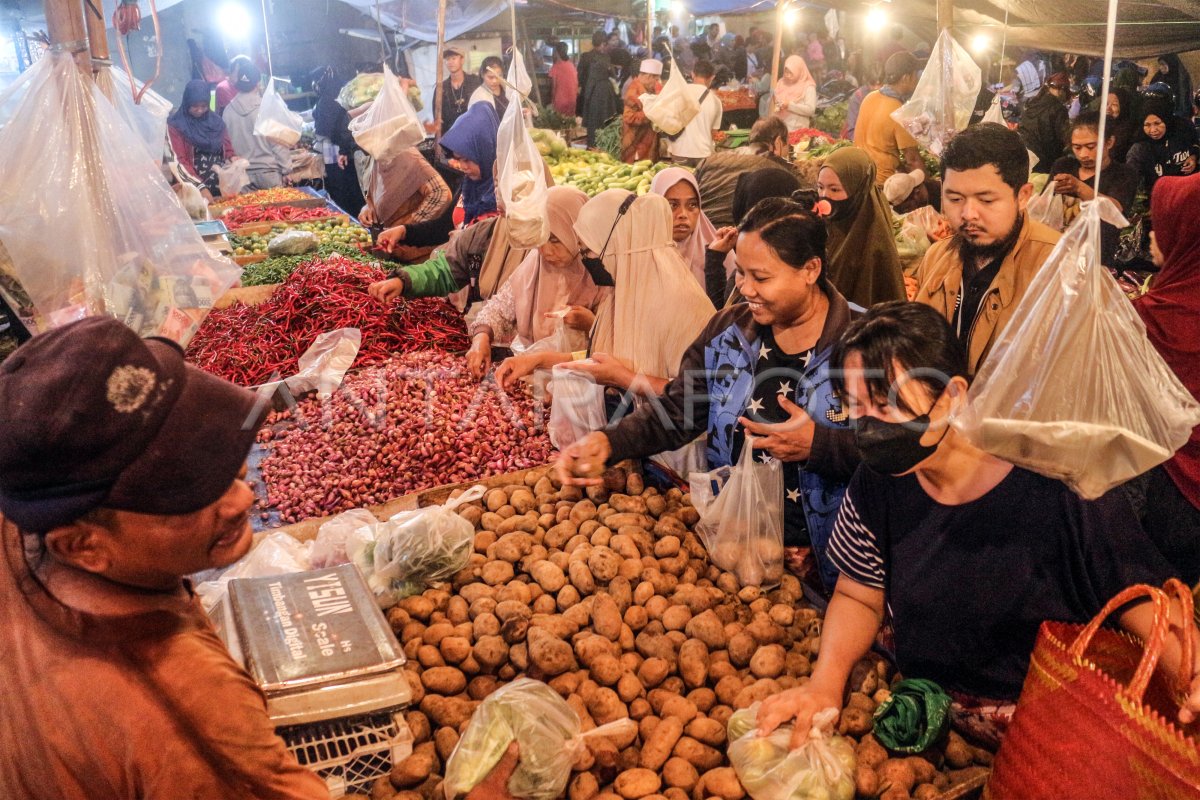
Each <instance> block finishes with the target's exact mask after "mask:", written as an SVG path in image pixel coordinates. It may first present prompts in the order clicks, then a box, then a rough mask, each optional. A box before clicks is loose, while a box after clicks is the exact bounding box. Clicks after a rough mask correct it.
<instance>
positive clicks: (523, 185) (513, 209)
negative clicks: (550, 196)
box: [496, 53, 550, 248]
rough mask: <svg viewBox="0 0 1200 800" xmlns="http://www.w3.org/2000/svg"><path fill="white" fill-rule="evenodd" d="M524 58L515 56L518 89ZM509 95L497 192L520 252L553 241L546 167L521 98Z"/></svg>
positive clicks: (499, 143)
mask: <svg viewBox="0 0 1200 800" xmlns="http://www.w3.org/2000/svg"><path fill="white" fill-rule="evenodd" d="M520 58H521V57H520V53H514V54H513V63H512V67H511V68H510V70H509V76H510V80H509V82H510V83H513V84H514V85H520V84H521V81H520V80H519V79H518V78H519V76H518V75H517V74H515V73H514V70H517V69H518V68H520V71H521V74H524V67H523V66H522V64H521V60H520ZM525 80H526V81H528V77H527V76H526V78H525ZM507 91H508V93H509V101H508V108H507V109H506V110H505V112H504V119H502V120H500V129H499V130H498V131H497V132H496V144H497V148H498V149H497V150H496V163H497V164H498V172H497V179H496V191H497V193H498V199H499V200H500V202H502V203H503V205H504V214H505V216H506V217H507V218H508V240H509V242H511V243H512V245H513V246H514V247H518V248H531V247H538V246H540V245H542V244H545V242H546V240H547V239H549V238H550V222H549V218H548V215H547V214H546V192H547V190H548V188H549V187H548V186H547V184H546V169H545V163H544V162H543V161H542V154H541V153H540V152H538V149H537V143H536V142H534V141H533V136H532V135H531V134H530V133H529V123H528V121H527V120H526V119H525V112H524V107H523V105H522V100H521V97H520V96H519V95H518V94H517V93H516V92H515V91H514V90H513V89H508V90H507Z"/></svg>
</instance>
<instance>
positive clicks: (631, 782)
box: [613, 767, 662, 800]
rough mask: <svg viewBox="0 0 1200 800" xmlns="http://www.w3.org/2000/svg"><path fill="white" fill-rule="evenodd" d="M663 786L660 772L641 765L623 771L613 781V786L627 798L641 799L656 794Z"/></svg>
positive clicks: (628, 799) (630, 799) (629, 799)
mask: <svg viewBox="0 0 1200 800" xmlns="http://www.w3.org/2000/svg"><path fill="white" fill-rule="evenodd" d="M661 786H662V779H661V778H659V777H658V773H656V772H654V771H653V770H649V769H643V768H641V767H639V768H636V769H629V770H626V771H624V772H622V773H621V774H620V775H618V776H617V779H616V781H614V782H613V788H614V789H616V790H617V794H619V795H621V797H624V798H625V800H640V798H643V797H646V796H647V795H651V794H654V793H655V792H657V791H658V790H659V787H661Z"/></svg>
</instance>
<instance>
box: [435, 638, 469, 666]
mask: <svg viewBox="0 0 1200 800" xmlns="http://www.w3.org/2000/svg"><path fill="white" fill-rule="evenodd" d="M439 649H440V650H441V652H442V658H444V659H445V660H446V663H448V664H461V663H462V662H463V661H465V660H466V659H467V656H469V655H471V640H470V639H468V638H466V637H465V636H447V637H446V638H445V639H442V644H441V646H440V648H439Z"/></svg>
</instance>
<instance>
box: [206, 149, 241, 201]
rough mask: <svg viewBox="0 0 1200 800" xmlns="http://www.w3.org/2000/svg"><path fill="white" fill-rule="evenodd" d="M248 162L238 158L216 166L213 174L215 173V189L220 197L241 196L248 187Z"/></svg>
mask: <svg viewBox="0 0 1200 800" xmlns="http://www.w3.org/2000/svg"><path fill="white" fill-rule="evenodd" d="M249 170H250V162H249V161H247V160H246V159H244V158H242V157H241V156H238V157H237V158H232V159H230V160H229V163H227V164H217V165H216V166H214V167H213V172H215V173H217V188H218V189H219V190H220V192H221V196H222V197H233V196H234V195H238V194H241V193H242V192H244V191H245V190H246V187H247V186H249V185H250V175H249Z"/></svg>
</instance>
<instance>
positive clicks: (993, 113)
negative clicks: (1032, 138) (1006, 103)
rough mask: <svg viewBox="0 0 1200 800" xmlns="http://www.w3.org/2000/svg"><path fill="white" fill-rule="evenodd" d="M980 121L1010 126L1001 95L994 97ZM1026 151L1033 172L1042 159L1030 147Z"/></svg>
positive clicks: (1030, 169)
mask: <svg viewBox="0 0 1200 800" xmlns="http://www.w3.org/2000/svg"><path fill="white" fill-rule="evenodd" d="M980 121H981V122H994V123H996V124H997V125H1003V126H1004V127H1006V128H1007V127H1008V120H1006V119H1005V118H1004V110H1003V109H1002V108H1001V106H1000V95H996V96H995V97H993V98H992V104H991V105H990V106H988V110H987V113H986V114H984V115H983V119H982V120H980ZM1025 152H1026V153H1028V154H1029V171H1030V172H1033V168H1034V167H1036V166H1037V165H1038V161H1039V160H1040V159H1039V158H1038V157H1037V153H1035V152H1033V151H1032V150H1030V149H1028V148H1026V150H1025Z"/></svg>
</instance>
